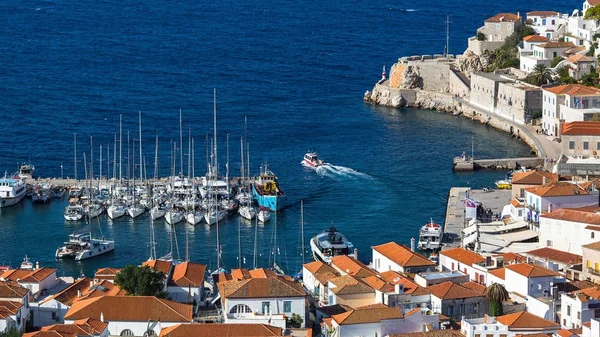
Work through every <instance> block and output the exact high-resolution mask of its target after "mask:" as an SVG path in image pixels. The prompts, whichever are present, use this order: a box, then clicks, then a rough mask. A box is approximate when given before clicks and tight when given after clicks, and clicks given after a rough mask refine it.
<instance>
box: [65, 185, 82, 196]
mask: <svg viewBox="0 0 600 337" xmlns="http://www.w3.org/2000/svg"><path fill="white" fill-rule="evenodd" d="M83 191H84V187H83V186H81V185H80V184H77V185H73V186H71V187H69V198H78V197H81V196H82V195H83Z"/></svg>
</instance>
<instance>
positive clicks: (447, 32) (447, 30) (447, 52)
mask: <svg viewBox="0 0 600 337" xmlns="http://www.w3.org/2000/svg"><path fill="white" fill-rule="evenodd" d="M445 22H446V52H445V53H444V56H445V57H448V54H450V23H452V22H451V21H450V14H448V15H446V21H445Z"/></svg>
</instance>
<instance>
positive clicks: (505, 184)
mask: <svg viewBox="0 0 600 337" xmlns="http://www.w3.org/2000/svg"><path fill="white" fill-rule="evenodd" d="M495 184H496V188H497V189H499V190H507V189H510V188H512V182H511V181H510V180H507V179H503V180H498V181H496V183H495Z"/></svg>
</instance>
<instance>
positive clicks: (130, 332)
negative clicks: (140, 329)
mask: <svg viewBox="0 0 600 337" xmlns="http://www.w3.org/2000/svg"><path fill="white" fill-rule="evenodd" d="M119 336H135V335H134V334H133V331H131V330H129V329H125V330H123V331H121V334H120V335H119Z"/></svg>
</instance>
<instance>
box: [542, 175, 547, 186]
mask: <svg viewBox="0 0 600 337" xmlns="http://www.w3.org/2000/svg"><path fill="white" fill-rule="evenodd" d="M546 182H547V179H546V177H542V185H546Z"/></svg>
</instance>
